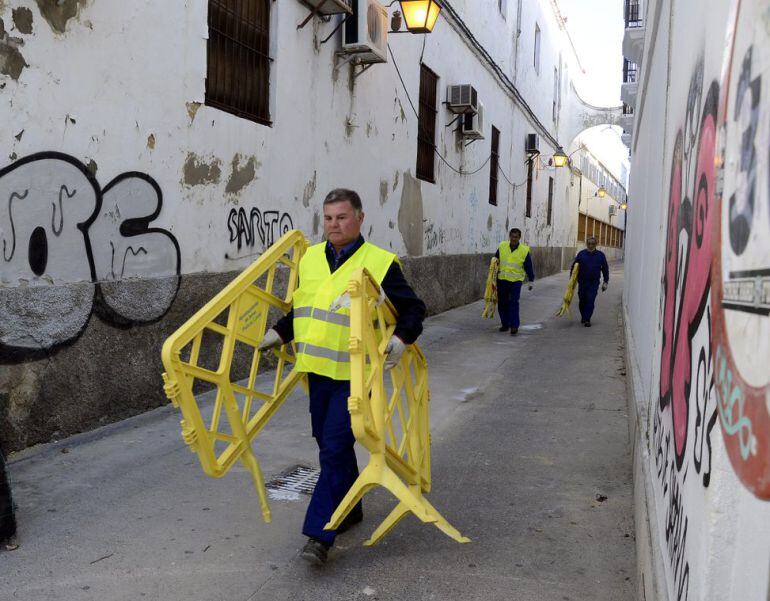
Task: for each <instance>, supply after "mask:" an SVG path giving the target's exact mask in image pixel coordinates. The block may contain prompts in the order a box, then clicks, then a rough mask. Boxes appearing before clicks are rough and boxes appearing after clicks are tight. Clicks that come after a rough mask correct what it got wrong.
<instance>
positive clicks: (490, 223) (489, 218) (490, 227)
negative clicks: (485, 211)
mask: <svg viewBox="0 0 770 601" xmlns="http://www.w3.org/2000/svg"><path fill="white" fill-rule="evenodd" d="M487 230H489V231H490V232H491V231H492V215H490V216H489V217H487Z"/></svg>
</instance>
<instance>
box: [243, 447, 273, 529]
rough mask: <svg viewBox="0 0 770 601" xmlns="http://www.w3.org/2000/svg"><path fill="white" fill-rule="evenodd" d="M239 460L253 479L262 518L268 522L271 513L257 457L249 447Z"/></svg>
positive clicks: (270, 518)
mask: <svg viewBox="0 0 770 601" xmlns="http://www.w3.org/2000/svg"><path fill="white" fill-rule="evenodd" d="M241 461H243V464H244V465H245V466H246V469H247V470H249V472H250V473H251V478H252V480H253V481H254V488H255V489H257V494H258V495H259V505H260V507H261V508H262V519H264V520H265V522H266V523H268V524H269V523H270V522H271V520H272V519H273V518H272V514H271V513H270V505H268V503H267V492H266V491H265V479H264V478H263V477H262V470H261V469H260V467H259V462H258V461H257V458H256V457H254V453H253V452H252V450H251V448H249V449H247V450H246V451H245V452H244V453H243V455H242V456H241Z"/></svg>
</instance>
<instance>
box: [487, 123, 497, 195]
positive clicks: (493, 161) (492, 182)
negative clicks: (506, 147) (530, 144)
mask: <svg viewBox="0 0 770 601" xmlns="http://www.w3.org/2000/svg"><path fill="white" fill-rule="evenodd" d="M499 165H500V130H499V129H497V128H496V127H495V126H494V125H493V126H492V154H491V157H490V159H489V204H491V205H495V206H497V170H498V168H499Z"/></svg>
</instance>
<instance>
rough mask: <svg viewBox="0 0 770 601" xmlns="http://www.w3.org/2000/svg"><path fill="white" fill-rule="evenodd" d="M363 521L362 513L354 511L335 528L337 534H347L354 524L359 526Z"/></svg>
mask: <svg viewBox="0 0 770 601" xmlns="http://www.w3.org/2000/svg"><path fill="white" fill-rule="evenodd" d="M363 519H364V512H363V511H356V512H353V513H349V514H348V515H346V516H345V519H344V520H342V523H341V524H340V525H339V527H338V528H337V534H342V533H343V532H347V531H348V530H350V529H351V528H352V527H353V526H355V525H356V524H360V523H361V521H362V520H363Z"/></svg>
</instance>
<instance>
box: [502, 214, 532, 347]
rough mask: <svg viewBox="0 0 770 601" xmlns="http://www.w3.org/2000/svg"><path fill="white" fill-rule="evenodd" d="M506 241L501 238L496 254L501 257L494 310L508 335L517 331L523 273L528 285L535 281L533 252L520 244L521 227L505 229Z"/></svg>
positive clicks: (512, 334)
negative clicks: (495, 309) (508, 230)
mask: <svg viewBox="0 0 770 601" xmlns="http://www.w3.org/2000/svg"><path fill="white" fill-rule="evenodd" d="M508 238H509V239H508V241H506V242H501V243H500V246H499V247H498V248H497V252H496V253H495V257H497V258H498V260H499V261H500V267H499V271H498V273H497V310H498V311H499V312H500V321H501V322H502V325H501V326H500V331H501V332H507V331H508V330H510V331H511V336H515V335H516V334H517V333H518V332H519V297H520V296H521V287H522V285H523V284H524V278H525V276H526V277H527V278H528V279H529V289H530V290H532V282H534V281H535V271H534V269H533V267H532V255H531V254H530V252H529V246H527V245H526V244H521V230H520V229H518V228H513V229H512V230H511V231H510V232H508Z"/></svg>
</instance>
